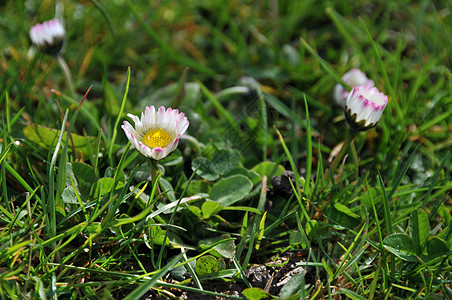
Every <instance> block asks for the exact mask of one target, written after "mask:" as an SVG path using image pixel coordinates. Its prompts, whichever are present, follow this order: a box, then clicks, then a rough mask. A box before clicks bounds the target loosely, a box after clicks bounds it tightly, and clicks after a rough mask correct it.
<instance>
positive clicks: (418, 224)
mask: <svg viewBox="0 0 452 300" xmlns="http://www.w3.org/2000/svg"><path fill="white" fill-rule="evenodd" d="M408 226H409V230H410V236H411V239H412V240H413V245H414V248H415V249H416V253H417V254H421V253H422V252H423V250H424V246H425V244H426V243H427V240H428V236H429V231H430V225H429V223H428V216H427V214H426V213H425V211H424V210H422V209H417V210H415V211H413V212H412V213H411V216H410V221H409V225H408ZM424 254H426V253H424Z"/></svg>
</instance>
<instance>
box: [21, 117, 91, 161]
mask: <svg viewBox="0 0 452 300" xmlns="http://www.w3.org/2000/svg"><path fill="white" fill-rule="evenodd" d="M24 134H25V136H26V137H27V138H28V139H29V140H30V141H32V142H34V143H36V144H38V145H39V146H41V147H42V148H44V149H47V150H48V149H50V148H51V147H54V146H55V145H56V142H57V136H58V135H59V134H60V131H59V130H58V129H54V128H48V127H44V126H41V125H37V124H34V123H30V124H29V125H28V126H27V127H25V128H24ZM66 134H67V133H66V132H63V138H62V140H63V141H65V140H66ZM71 136H72V140H73V141H74V145H75V148H76V150H77V151H78V152H81V153H82V154H83V156H85V157H88V156H89V151H88V146H87V144H86V142H87V140H88V141H89V143H90V144H91V148H92V149H95V148H96V142H97V138H95V137H92V136H90V137H88V138H86V137H84V136H81V135H78V134H74V133H72V134H71ZM72 150H73V147H72V141H71V140H69V147H68V151H72Z"/></svg>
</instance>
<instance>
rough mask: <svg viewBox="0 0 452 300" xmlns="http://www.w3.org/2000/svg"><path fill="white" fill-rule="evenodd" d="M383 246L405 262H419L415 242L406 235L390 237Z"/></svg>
mask: <svg viewBox="0 0 452 300" xmlns="http://www.w3.org/2000/svg"><path fill="white" fill-rule="evenodd" d="M383 245H384V247H385V248H386V249H387V250H389V251H390V252H391V253H393V254H395V255H396V256H398V257H400V258H401V259H403V260H406V261H416V262H417V261H419V260H418V259H417V257H416V249H415V248H414V245H413V240H412V239H411V238H410V237H409V236H408V235H406V234H403V233H395V234H391V235H388V236H387V237H386V238H385V239H384V240H383Z"/></svg>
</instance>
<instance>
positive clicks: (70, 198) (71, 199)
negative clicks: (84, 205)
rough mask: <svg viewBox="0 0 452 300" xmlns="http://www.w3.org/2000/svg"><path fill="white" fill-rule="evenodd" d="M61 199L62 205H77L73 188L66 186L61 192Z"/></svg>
mask: <svg viewBox="0 0 452 300" xmlns="http://www.w3.org/2000/svg"><path fill="white" fill-rule="evenodd" d="M61 198H62V199H63V202H64V203H70V204H78V200H77V196H76V195H75V192H74V188H73V187H72V186H68V187H66V188H65V189H64V190H63V193H62V194H61Z"/></svg>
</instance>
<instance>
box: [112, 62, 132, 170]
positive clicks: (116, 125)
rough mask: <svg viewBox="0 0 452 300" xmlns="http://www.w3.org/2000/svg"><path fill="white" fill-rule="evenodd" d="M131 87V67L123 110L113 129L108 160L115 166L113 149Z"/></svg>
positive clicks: (128, 72)
mask: <svg viewBox="0 0 452 300" xmlns="http://www.w3.org/2000/svg"><path fill="white" fill-rule="evenodd" d="M129 85H130V67H128V68H127V83H126V90H125V91H124V97H123V98H122V102H121V108H120V109H119V113H118V117H117V118H116V122H115V126H114V127H113V135H112V137H111V140H110V144H109V147H108V160H109V161H110V165H112V166H113V165H114V163H113V147H114V145H115V141H116V135H117V134H118V125H119V121H120V120H121V118H122V114H123V112H124V107H125V105H126V100H127V94H128V93H129Z"/></svg>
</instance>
